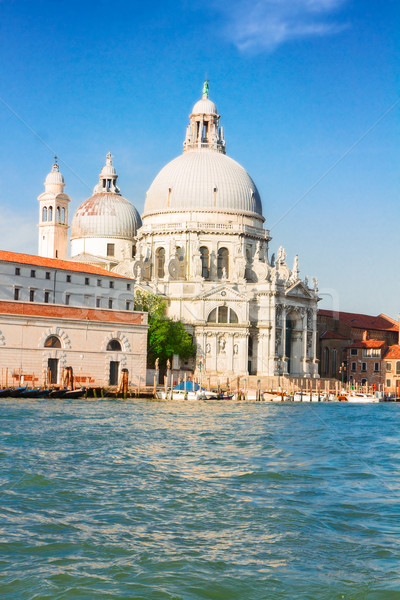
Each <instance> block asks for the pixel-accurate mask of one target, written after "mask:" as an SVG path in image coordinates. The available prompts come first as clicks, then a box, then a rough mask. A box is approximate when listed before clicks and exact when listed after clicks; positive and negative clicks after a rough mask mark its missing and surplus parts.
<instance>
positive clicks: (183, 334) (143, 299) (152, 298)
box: [135, 290, 196, 366]
mask: <svg viewBox="0 0 400 600" xmlns="http://www.w3.org/2000/svg"><path fill="white" fill-rule="evenodd" d="M166 308H167V302H166V301H165V300H164V299H163V298H160V296H156V295H155V294H151V293H149V292H143V291H141V290H138V291H137V292H136V294H135V310H143V311H146V312H148V313H149V333H148V337H147V355H148V362H149V364H150V365H154V362H155V360H156V358H158V359H159V362H160V366H165V365H166V363H167V360H168V359H172V356H173V355H174V354H178V355H179V356H180V358H181V359H183V360H186V359H187V358H189V357H190V356H194V355H195V352H196V350H195V347H194V344H193V340H192V336H191V335H190V334H189V333H188V332H187V331H186V329H185V328H184V326H183V324H182V322H181V321H173V320H172V319H169V318H168V317H166V315H165V312H166Z"/></svg>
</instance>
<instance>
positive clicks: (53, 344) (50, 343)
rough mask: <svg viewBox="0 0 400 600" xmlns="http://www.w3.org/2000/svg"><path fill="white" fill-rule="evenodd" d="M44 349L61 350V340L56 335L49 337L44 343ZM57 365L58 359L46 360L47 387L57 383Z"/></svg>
mask: <svg viewBox="0 0 400 600" xmlns="http://www.w3.org/2000/svg"><path fill="white" fill-rule="evenodd" d="M44 347H45V348H56V349H57V348H61V340H60V338H59V337H57V336H56V335H49V337H48V338H46V341H45V343H44ZM58 363H59V359H58V358H56V357H54V356H53V357H52V358H48V359H47V383H48V384H49V385H55V384H57V383H58Z"/></svg>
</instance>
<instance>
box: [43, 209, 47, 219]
mask: <svg viewBox="0 0 400 600" xmlns="http://www.w3.org/2000/svg"><path fill="white" fill-rule="evenodd" d="M42 221H47V207H46V206H44V207H43V211H42Z"/></svg>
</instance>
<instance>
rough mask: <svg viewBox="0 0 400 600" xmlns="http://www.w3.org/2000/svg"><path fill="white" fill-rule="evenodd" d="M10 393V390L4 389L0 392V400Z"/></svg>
mask: <svg viewBox="0 0 400 600" xmlns="http://www.w3.org/2000/svg"><path fill="white" fill-rule="evenodd" d="M11 392H12V389H11V388H5V389H4V390H0V398H6V397H7V396H10V393H11Z"/></svg>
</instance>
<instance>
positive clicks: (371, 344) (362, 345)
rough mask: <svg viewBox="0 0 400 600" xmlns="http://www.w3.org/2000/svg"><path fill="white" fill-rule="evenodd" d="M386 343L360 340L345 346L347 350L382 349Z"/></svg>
mask: <svg viewBox="0 0 400 600" xmlns="http://www.w3.org/2000/svg"><path fill="white" fill-rule="evenodd" d="M385 344H386V342H385V341H383V340H361V341H359V342H354V344H350V345H349V346H347V347H348V348H382V346H385Z"/></svg>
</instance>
